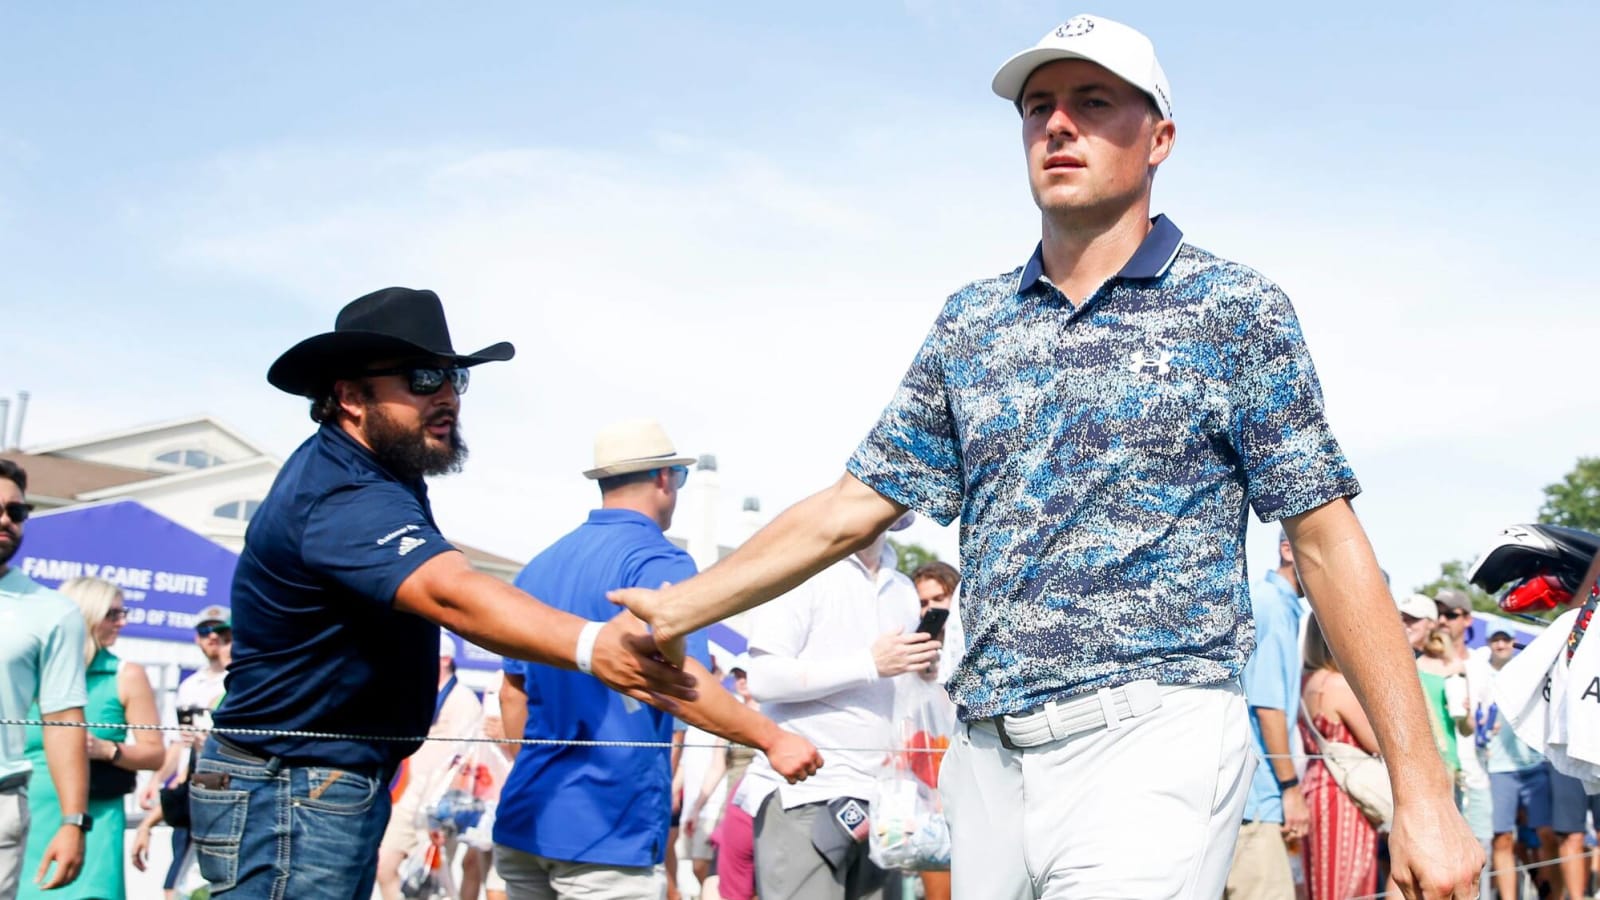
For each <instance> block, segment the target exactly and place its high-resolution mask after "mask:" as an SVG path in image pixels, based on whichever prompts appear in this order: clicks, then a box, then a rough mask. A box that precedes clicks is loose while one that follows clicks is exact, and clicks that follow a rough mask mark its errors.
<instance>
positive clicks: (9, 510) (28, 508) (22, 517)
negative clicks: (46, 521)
mask: <svg viewBox="0 0 1600 900" xmlns="http://www.w3.org/2000/svg"><path fill="white" fill-rule="evenodd" d="M3 508H4V509H5V511H6V518H8V519H10V520H11V521H13V522H15V523H17V524H18V525H21V524H22V523H23V522H26V521H28V516H30V515H32V514H33V504H32V503H7V504H6V505H5V506H4V507H3Z"/></svg>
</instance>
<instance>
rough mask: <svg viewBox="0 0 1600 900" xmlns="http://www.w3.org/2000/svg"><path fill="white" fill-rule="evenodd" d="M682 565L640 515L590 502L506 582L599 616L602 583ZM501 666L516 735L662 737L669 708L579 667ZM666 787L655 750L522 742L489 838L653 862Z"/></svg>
mask: <svg viewBox="0 0 1600 900" xmlns="http://www.w3.org/2000/svg"><path fill="white" fill-rule="evenodd" d="M694 574H695V566H694V561H693V560H692V559H690V558H689V554H687V553H685V552H684V551H683V550H681V549H679V548H677V547H675V546H673V545H672V543H671V542H670V541H668V540H667V538H666V536H665V535H663V534H662V533H661V526H659V525H657V524H656V523H655V522H654V521H652V520H651V519H650V518H648V517H646V516H644V515H642V514H640V513H637V512H634V511H632V510H625V509H598V510H594V511H593V512H591V513H590V514H589V519H588V521H586V522H584V524H582V525H580V526H579V527H578V528H577V529H576V530H575V531H572V532H571V533H569V534H567V535H566V536H565V537H563V538H561V540H559V541H557V542H556V543H554V544H552V545H551V546H550V547H549V548H547V549H546V550H545V551H544V552H543V553H540V554H539V555H538V556H537V557H535V558H534V559H533V561H532V562H530V563H528V565H527V566H526V567H525V568H524V569H523V570H522V573H521V574H519V575H518V576H517V581H516V584H517V587H519V588H522V589H523V590H525V591H527V592H528V593H530V594H532V595H533V596H535V597H537V598H539V599H540V600H542V601H544V602H545V603H548V604H550V605H551V606H553V607H556V608H557V609H564V610H566V611H567V612H570V613H573V614H574V615H577V616H580V617H582V618H585V619H589V620H591V621H595V622H602V621H606V620H609V619H611V618H612V617H613V616H615V615H616V614H617V612H618V609H617V607H616V606H615V605H613V604H612V603H611V601H609V600H607V599H606V593H607V592H608V591H612V590H616V589H617V588H624V587H652V588H653V587H660V586H661V584H662V583H663V582H671V583H673V584H676V583H678V582H680V581H683V580H684V579H687V578H691V577H693V576H694ZM688 652H689V655H691V656H693V657H694V658H695V659H697V660H699V661H700V662H701V663H702V664H703V665H705V666H706V667H707V668H710V666H711V655H710V651H709V647H708V645H707V643H706V639H705V636H704V634H701V633H696V634H693V635H691V636H690V637H689V638H688ZM503 668H504V670H505V671H506V672H507V673H508V674H510V675H520V676H521V677H522V679H523V690H524V691H526V693H527V695H528V724H527V726H526V727H525V728H524V729H523V734H522V736H523V737H524V738H528V739H554V740H573V741H650V742H663V743H664V742H670V741H671V740H672V729H673V722H674V720H673V718H672V717H671V716H669V715H667V714H666V713H663V712H661V711H660V710H657V709H654V708H653V707H649V706H646V705H644V704H642V703H640V702H638V701H636V700H634V699H633V698H631V697H626V696H623V695H622V694H618V693H616V692H614V691H611V690H610V689H608V688H606V686H605V685H603V684H601V683H600V682H599V681H598V680H596V679H595V678H593V677H591V676H588V675H584V674H583V673H581V672H573V671H567V670H564V669H555V668H551V667H549V666H540V665H533V664H530V663H525V662H521V661H518V660H510V659H508V660H506V662H505V663H504V666H503ZM671 790H672V770H671V756H670V752H669V751H668V750H666V749H664V748H650V747H573V746H561V745H545V744H532V745H527V746H524V747H523V748H522V749H521V750H520V751H519V752H518V753H517V759H516V763H515V764H514V765H513V766H512V768H511V774H510V775H508V776H507V777H506V783H505V786H504V787H503V788H502V789H501V791H500V805H499V807H498V808H497V810H496V812H495V824H494V840H495V843H497V844H504V845H506V846H508V847H514V848H516V849H518V850H521V851H523V852H525V853H533V854H537V855H539V856H544V857H547V858H550V859H558V860H563V861H566V862H576V863H586V864H591V865H602V866H653V865H656V864H657V863H660V862H661V860H662V858H663V856H664V854H665V853H666V846H667V829H668V826H669V819H670V818H671Z"/></svg>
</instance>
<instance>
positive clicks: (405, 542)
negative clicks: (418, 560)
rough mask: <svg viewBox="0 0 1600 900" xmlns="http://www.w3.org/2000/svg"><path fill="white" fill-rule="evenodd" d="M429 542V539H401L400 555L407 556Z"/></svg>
mask: <svg viewBox="0 0 1600 900" xmlns="http://www.w3.org/2000/svg"><path fill="white" fill-rule="evenodd" d="M427 542H428V539H427V538H419V537H403V538H401V539H400V545H399V546H400V555H401V556H405V555H406V554H407V553H410V552H411V551H413V550H415V549H417V548H418V547H421V546H422V545H423V544H426V543H427Z"/></svg>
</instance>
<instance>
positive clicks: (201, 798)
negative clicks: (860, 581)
mask: <svg viewBox="0 0 1600 900" xmlns="http://www.w3.org/2000/svg"><path fill="white" fill-rule="evenodd" d="M513 353H514V350H513V348H512V346H511V345H510V344H509V343H504V342H502V343H498V344H493V345H490V346H488V347H485V348H483V349H482V350H478V351H476V352H474V353H459V352H457V351H456V350H455V348H454V346H453V345H452V343H451V340H450V331H449V327H448V326H447V324H446V322H445V315H444V306H443V304H442V303H440V301H439V297H438V295H437V294H435V293H433V292H432V291H420V290H411V289H407V288H398V287H396V288H386V289H384V290H380V291H376V292H373V293H371V294H368V295H366V296H364V297H361V298H360V299H358V300H355V301H353V302H351V303H350V304H348V305H347V306H345V308H344V309H342V310H341V311H340V312H339V315H338V317H337V319H336V320H335V323H334V328H333V330H332V331H329V332H325V333H323V334H319V335H316V336H314V337H311V338H307V339H306V340H304V341H301V342H300V343H299V344H296V345H295V346H294V347H292V348H290V349H289V350H288V351H286V352H285V353H284V354H283V355H282V356H280V357H278V359H277V361H276V362H274V363H273V364H272V367H271V368H270V369H269V370H268V372H267V380H268V381H269V382H270V383H271V384H272V385H274V386H275V387H277V388H279V389H280V390H283V391H285V392H287V393H290V394H294V395H296V396H299V397H303V398H307V399H309V400H310V404H311V406H310V410H311V418H312V420H313V421H315V422H316V423H317V425H318V429H317V431H316V433H315V434H313V435H312V436H311V437H310V438H308V439H307V440H306V441H305V443H303V444H301V446H300V448H299V449H297V450H296V451H295V452H294V453H293V454H292V455H291V456H290V457H289V459H288V460H287V461H286V462H285V463H284V465H283V468H282V469H281V470H280V471H279V473H278V476H277V479H276V480H275V481H274V482H273V485H272V488H271V489H270V490H269V491H268V492H267V496H266V498H265V499H264V500H263V501H262V503H261V506H260V508H259V509H258V510H257V511H256V514H255V517H254V518H253V519H252V520H251V522H250V530H249V533H248V534H246V535H245V545H244V551H243V552H242V553H241V554H240V557H239V565H238V568H237V570H236V571H235V573H234V580H233V596H232V609H233V617H234V621H235V623H236V624H237V625H238V635H237V637H236V639H235V643H234V653H233V662H232V664H231V666H230V667H229V673H228V695H227V697H225V698H224V699H223V701H222V707H221V708H220V709H219V710H217V712H216V714H215V715H214V716H213V721H214V722H215V723H216V725H217V728H218V731H217V732H213V733H212V736H211V737H210V739H208V740H207V742H206V745H205V748H204V749H203V750H202V751H201V757H200V762H199V763H198V764H197V765H196V771H195V774H194V775H193V777H191V778H190V780H189V782H190V792H189V805H190V812H191V815H190V818H191V820H192V824H191V827H190V832H191V836H192V838H193V840H194V843H195V846H196V848H197V851H198V852H197V856H198V858H199V860H200V870H201V874H203V875H204V876H205V878H206V880H207V881H209V882H211V884H212V886H213V890H214V891H216V892H217V893H222V892H229V896H230V897H233V898H236V900H249V898H256V897H269V896H271V897H283V896H288V897H313V896H315V897H325V898H359V900H367V898H368V897H369V896H370V895H371V893H372V888H373V882H374V879H375V875H376V869H377V857H378V845H379V842H380V839H381V837H382V835H383V832H384V829H385V826H386V825H387V824H388V821H389V795H388V792H387V791H386V790H385V787H386V786H387V784H388V780H389V778H390V776H391V775H392V774H393V773H394V770H395V767H396V766H397V765H398V764H399V762H400V760H402V759H404V758H405V757H407V756H410V755H411V754H412V753H413V752H415V751H416V749H417V748H418V747H419V746H421V745H422V739H423V735H425V734H426V733H427V730H428V725H429V722H430V720H431V718H432V715H433V709H434V703H435V700H436V699H437V693H438V684H437V680H436V677H435V674H436V673H435V668H434V666H432V665H430V664H428V663H426V662H425V661H426V660H428V659H430V658H432V657H433V656H434V654H435V650H436V648H437V647H438V642H439V627H440V626H441V625H443V626H446V627H448V628H449V629H450V630H451V631H453V632H455V633H457V634H460V635H461V636H463V637H466V638H468V639H470V640H471V641H472V642H473V643H475V644H477V645H479V646H481V647H484V648H485V649H488V650H491V651H494V652H497V653H501V654H504V655H506V656H511V657H517V658H522V659H530V660H535V661H538V662H542V663H549V664H552V665H557V666H562V667H566V668H573V667H576V668H579V669H582V670H583V671H586V672H589V671H592V672H593V673H594V674H595V675H596V676H597V677H598V678H600V679H601V680H603V681H604V682H605V683H607V684H609V685H611V686H613V687H616V688H617V689H619V690H623V691H625V692H627V693H628V695H629V696H630V697H634V698H637V699H639V700H644V701H647V702H659V703H664V704H667V705H669V706H670V705H671V704H672V700H673V698H676V699H685V700H687V699H693V697H694V696H695V693H694V691H693V689H692V685H693V683H694V679H693V678H692V677H690V676H688V675H686V674H684V673H683V672H682V671H681V670H679V669H677V668H675V667H674V666H672V665H669V664H666V663H663V662H661V661H659V658H658V655H657V652H656V649H655V647H654V646H653V644H652V642H651V640H650V637H649V635H648V634H647V632H646V631H645V629H644V627H643V625H641V624H640V623H639V622H638V621H637V620H633V619H632V618H631V617H629V616H627V615H625V614H624V615H619V616H617V617H615V618H614V619H612V620H611V621H609V622H605V623H600V622H594V623H585V622H584V621H583V620H581V619H579V618H578V617H576V616H573V615H570V614H568V613H565V612H561V611H559V610H556V609H553V608H551V607H549V606H546V605H545V604H543V603H541V602H539V601H538V600H537V599H535V598H533V597H530V596H528V595H527V594H526V593H523V592H522V591H519V590H517V589H516V588H513V587H512V586H510V585H508V584H506V583H505V582H503V581H500V580H499V579H497V578H494V577H493V576H490V575H487V574H484V573H481V572H478V571H476V570H474V569H473V568H472V566H471V565H470V564H469V563H468V562H467V559H466V557H465V556H464V555H463V554H462V553H461V552H460V551H458V550H456V549H455V548H454V547H453V546H451V544H450V542H449V541H447V540H446V539H445V537H444V535H443V534H442V533H441V531H440V529H439V527H438V525H437V524H436V523H435V521H434V518H433V511H432V508H431V506H430V504H429V502H428V489H427V484H426V482H425V480H424V479H426V478H427V477H428V476H432V475H441V474H444V473H447V472H454V471H457V470H459V469H460V468H461V466H462V464H463V462H464V461H465V459H466V453H467V449H466V444H465V442H464V441H463V440H462V438H461V431H460V419H461V411H462V405H463V400H462V395H463V394H464V392H465V391H466V389H467V384H468V381H469V377H470V375H471V372H472V368H473V367H474V366H478V365H481V364H484V363H488V362H493V361H497V360H508V359H511V357H512V355H513ZM225 728H228V729H251V730H258V731H263V732H267V734H259V733H258V734H251V735H248V736H246V735H243V734H234V735H231V736H226V737H225V736H223V735H222V733H221V732H222V731H223V730H224V729H225ZM327 733H334V734H353V735H360V736H363V737H364V738H366V739H357V740H351V739H347V738H342V737H339V738H334V737H324V736H312V735H320V734H327ZM290 808H293V809H294V810H295V816H294V828H293V829H291V830H289V831H288V832H287V833H285V832H284V831H283V830H282V829H281V828H280V827H279V825H278V822H279V820H280V817H279V814H278V811H280V810H283V809H290ZM241 823H242V824H241Z"/></svg>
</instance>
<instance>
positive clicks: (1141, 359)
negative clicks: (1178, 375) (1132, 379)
mask: <svg viewBox="0 0 1600 900" xmlns="http://www.w3.org/2000/svg"><path fill="white" fill-rule="evenodd" d="M1128 358H1129V359H1130V360H1132V361H1131V362H1129V363H1128V371H1129V372H1132V373H1134V374H1135V375H1138V374H1140V373H1141V372H1148V371H1151V370H1154V371H1155V374H1157V375H1165V374H1167V373H1168V372H1170V371H1172V365H1171V363H1172V352H1171V351H1169V350H1135V351H1134V352H1133V353H1132V354H1130V355H1129V357H1128Z"/></svg>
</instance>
